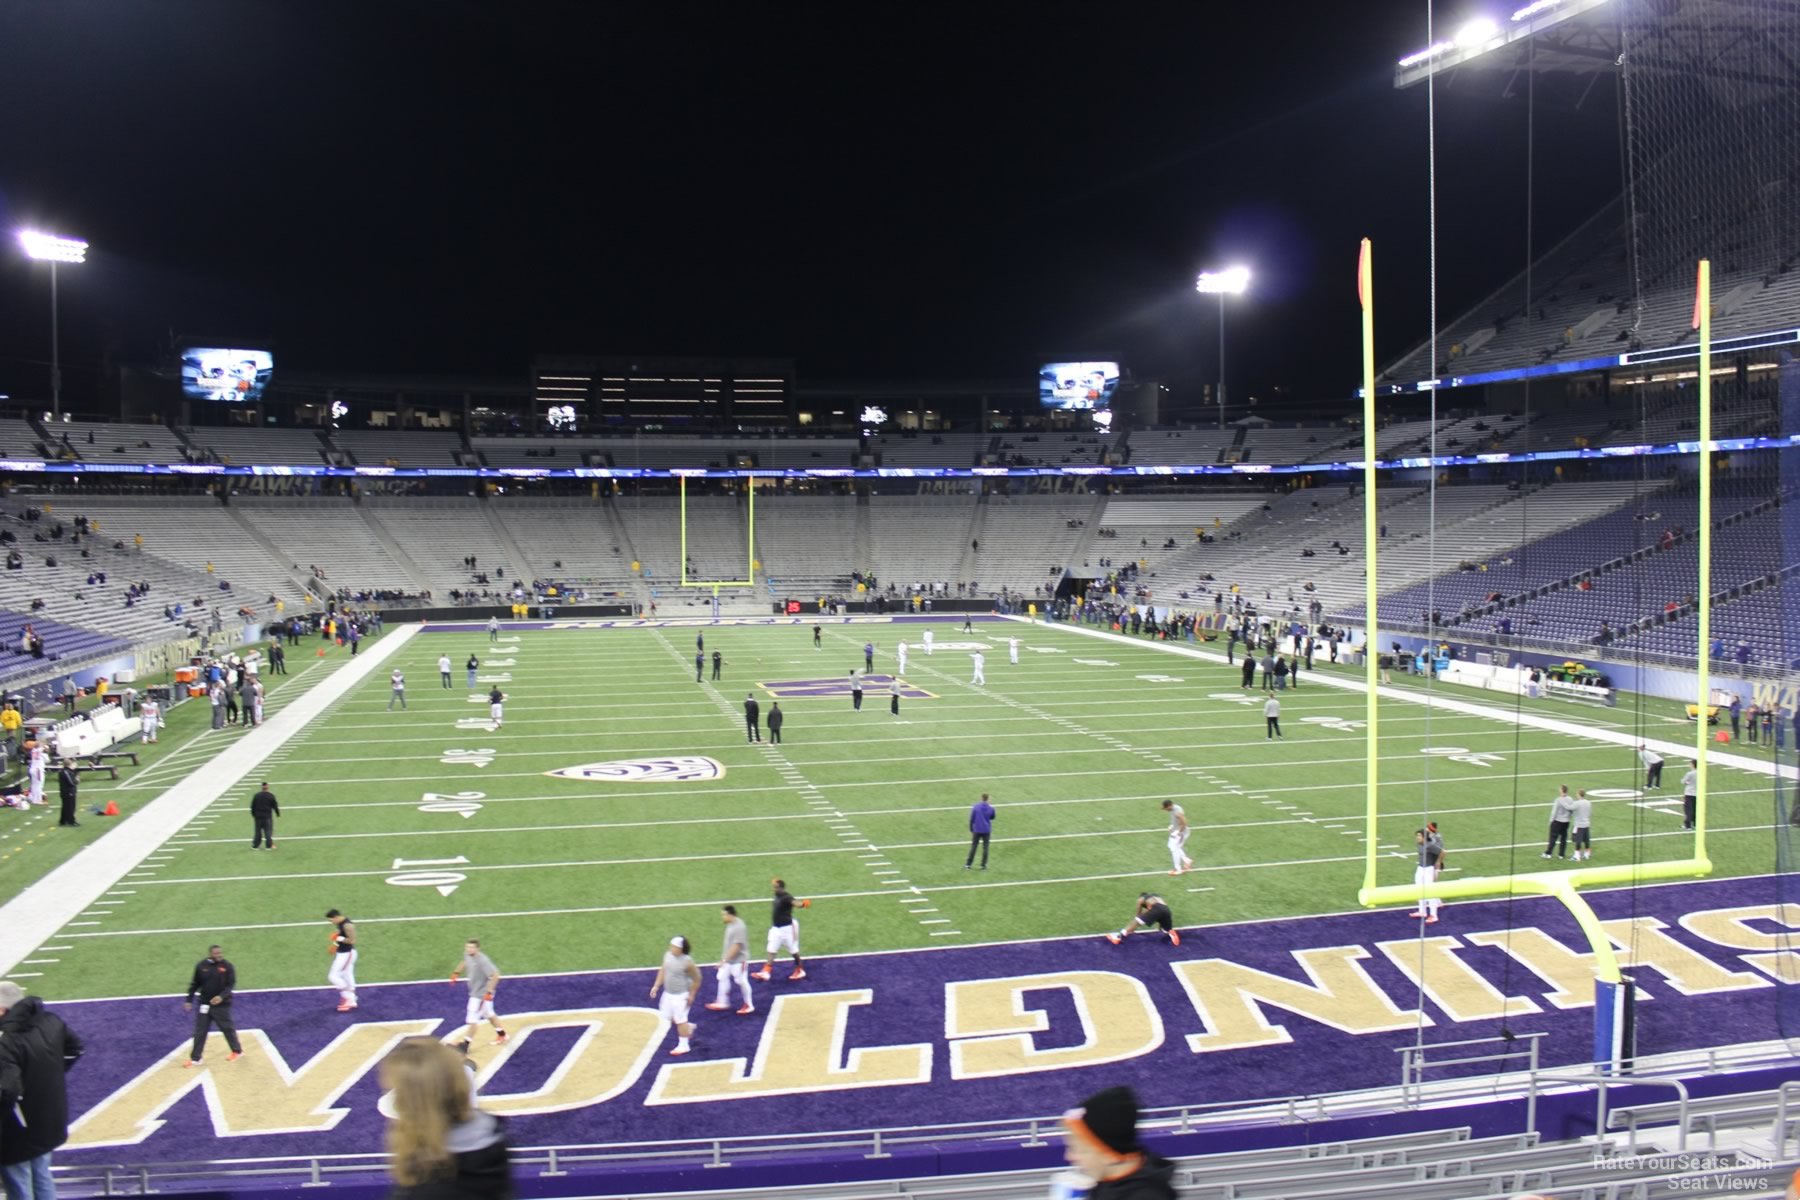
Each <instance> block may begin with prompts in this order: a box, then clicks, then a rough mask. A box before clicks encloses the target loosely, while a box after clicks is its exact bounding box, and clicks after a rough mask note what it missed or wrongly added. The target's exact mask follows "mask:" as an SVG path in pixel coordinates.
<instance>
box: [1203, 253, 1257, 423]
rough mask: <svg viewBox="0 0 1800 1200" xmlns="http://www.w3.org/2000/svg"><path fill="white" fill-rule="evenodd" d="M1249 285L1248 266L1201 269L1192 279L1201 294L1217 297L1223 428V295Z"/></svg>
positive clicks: (1239, 291) (1221, 420)
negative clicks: (1212, 269)
mask: <svg viewBox="0 0 1800 1200" xmlns="http://www.w3.org/2000/svg"><path fill="white" fill-rule="evenodd" d="M1249 287H1250V268H1249V267H1226V268H1225V269H1224V270H1223V271H1202V272H1200V278H1199V279H1197V280H1195V281H1194V290H1195V291H1196V292H1199V293H1200V294H1201V295H1211V296H1217V297H1218V298H1219V386H1218V389H1217V390H1218V401H1219V428H1220V429H1223V428H1225V297H1226V296H1241V295H1243V294H1244V292H1245V291H1246V290H1248V289H1249Z"/></svg>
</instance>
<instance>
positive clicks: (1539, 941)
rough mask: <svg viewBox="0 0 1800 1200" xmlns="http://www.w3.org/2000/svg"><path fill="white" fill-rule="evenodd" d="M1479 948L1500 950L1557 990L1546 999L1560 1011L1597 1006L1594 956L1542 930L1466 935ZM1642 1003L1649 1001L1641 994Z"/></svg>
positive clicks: (1527, 928)
mask: <svg viewBox="0 0 1800 1200" xmlns="http://www.w3.org/2000/svg"><path fill="white" fill-rule="evenodd" d="M1464 936H1466V937H1467V938H1468V940H1469V941H1470V942H1471V943H1473V944H1474V945H1477V946H1499V947H1500V948H1501V949H1503V950H1505V951H1506V952H1507V953H1508V954H1510V955H1512V956H1513V957H1514V958H1515V959H1517V960H1518V961H1519V962H1520V963H1522V964H1524V966H1525V968H1526V969H1527V970H1529V971H1531V972H1532V973H1533V974H1535V975H1537V976H1538V977H1540V978H1541V979H1543V980H1544V981H1545V982H1547V983H1549V984H1550V986H1551V987H1553V988H1555V989H1556V990H1555V991H1553V992H1551V993H1550V994H1549V995H1548V996H1546V997H1544V999H1546V1000H1548V1001H1549V1002H1550V1003H1551V1004H1554V1005H1555V1006H1556V1007H1558V1008H1588V1007H1591V1006H1592V1005H1593V1003H1594V956H1593V955H1592V954H1584V953H1582V952H1581V951H1578V950H1571V949H1569V948H1568V947H1567V946H1565V945H1563V944H1562V943H1561V942H1559V941H1557V940H1556V939H1554V938H1552V937H1551V936H1550V935H1549V934H1547V933H1545V932H1544V931H1543V930H1541V929H1533V928H1530V927H1528V926H1520V927H1519V928H1517V929H1497V930H1493V931H1491V932H1487V933H1471V934H1466V935H1464ZM1638 998H1639V999H1640V1000H1647V999H1649V997H1648V996H1645V995H1643V994H1642V993H1639V996H1638Z"/></svg>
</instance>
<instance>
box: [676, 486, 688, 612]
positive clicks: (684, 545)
mask: <svg viewBox="0 0 1800 1200" xmlns="http://www.w3.org/2000/svg"><path fill="white" fill-rule="evenodd" d="M675 482H676V485H677V486H678V487H680V489H681V506H680V507H681V586H682V587H686V586H687V585H688V577H687V562H688V559H687V476H686V475H679V476H677V477H676V480H675Z"/></svg>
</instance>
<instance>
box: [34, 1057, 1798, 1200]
mask: <svg viewBox="0 0 1800 1200" xmlns="http://www.w3.org/2000/svg"><path fill="white" fill-rule="evenodd" d="M1536 1036H1537V1035H1520V1038H1519V1040H1524V1039H1525V1038H1526V1037H1534V1038H1535V1037H1536ZM1501 1040H1503V1039H1497V1038H1488V1039H1470V1040H1468V1041H1464V1042H1446V1043H1437V1044H1436V1045H1435V1046H1433V1047H1431V1048H1434V1049H1435V1048H1442V1047H1445V1046H1459V1045H1479V1044H1480V1043H1481V1042H1484V1041H1486V1042H1495V1041H1501ZM1535 1045H1536V1043H1535V1041H1534V1042H1533V1046H1535ZM1786 1049H1787V1048H1786V1047H1785V1046H1784V1047H1782V1050H1783V1051H1785V1050H1786ZM1516 1056H1517V1054H1516V1052H1515V1053H1514V1054H1513V1055H1505V1056H1502V1055H1496V1056H1492V1057H1494V1058H1496V1059H1499V1058H1503V1057H1516ZM1663 1057H1664V1058H1666V1059H1667V1060H1670V1061H1667V1062H1666V1063H1665V1064H1664V1065H1667V1066H1674V1065H1678V1064H1681V1063H1688V1062H1691V1063H1693V1064H1694V1066H1695V1069H1696V1070H1697V1071H1705V1072H1708V1073H1714V1072H1717V1071H1719V1070H1720V1069H1721V1068H1723V1067H1727V1066H1733V1067H1749V1066H1752V1065H1757V1064H1770V1065H1773V1064H1774V1063H1777V1062H1784V1063H1791V1062H1792V1059H1791V1058H1790V1057H1788V1056H1787V1055H1786V1054H1785V1053H1781V1054H1777V1053H1776V1052H1774V1051H1770V1050H1761V1049H1755V1050H1751V1051H1748V1052H1744V1053H1732V1052H1730V1050H1729V1049H1727V1050H1726V1051H1721V1050H1720V1049H1719V1048H1717V1047H1714V1048H1709V1049H1707V1050H1705V1051H1698V1052H1694V1053H1691V1054H1681V1055H1669V1056H1663ZM1642 1062H1643V1060H1640V1063H1642ZM1426 1065H1433V1064H1429V1063H1427V1064H1426ZM1637 1083H1644V1084H1654V1085H1663V1086H1670V1087H1673V1088H1674V1089H1675V1090H1676V1092H1677V1096H1678V1099H1679V1109H1678V1115H1679V1118H1680V1120H1681V1125H1682V1128H1681V1132H1680V1134H1679V1138H1680V1144H1679V1148H1680V1149H1681V1150H1684V1151H1685V1149H1686V1147H1687V1105H1688V1099H1689V1097H1688V1094H1687V1089H1686V1085H1685V1083H1683V1082H1682V1081H1681V1080H1679V1079H1674V1078H1671V1077H1666V1076H1647V1075H1637V1076H1607V1075H1600V1074H1597V1073H1572V1074H1567V1075H1563V1074H1558V1073H1557V1072H1555V1071H1545V1070H1528V1071H1520V1072H1512V1073H1505V1072H1496V1073H1495V1074H1493V1075H1491V1076H1490V1075H1484V1076H1481V1077H1479V1078H1478V1079H1475V1080H1449V1081H1444V1082H1443V1083H1439V1084H1429V1083H1425V1082H1424V1081H1423V1080H1422V1079H1421V1080H1420V1081H1418V1082H1416V1083H1415V1084H1414V1086H1413V1087H1412V1088H1411V1089H1410V1091H1408V1090H1407V1089H1402V1099H1403V1104H1404V1106H1406V1107H1417V1106H1419V1105H1422V1104H1425V1103H1432V1104H1443V1105H1446V1106H1449V1105H1453V1104H1456V1103H1458V1102H1466V1101H1470V1100H1475V1099H1493V1098H1494V1097H1495V1096H1497V1095H1502V1094H1506V1093H1509V1092H1510V1093H1513V1094H1516V1095H1520V1096H1522V1097H1523V1098H1524V1099H1525V1103H1526V1114H1525V1128H1526V1130H1527V1131H1530V1130H1531V1129H1533V1128H1535V1125H1536V1107H1537V1100H1538V1097H1539V1096H1540V1095H1541V1094H1542V1093H1543V1092H1545V1091H1547V1090H1553V1088H1554V1086H1555V1085H1576V1086H1586V1087H1597V1088H1598V1089H1599V1091H1600V1096H1599V1116H1598V1120H1597V1125H1596V1134H1598V1135H1600V1136H1602V1137H1603V1136H1604V1134H1605V1120H1606V1110H1607V1097H1606V1095H1605V1093H1606V1091H1607V1089H1609V1088H1611V1087H1617V1086H1629V1085H1632V1084H1637ZM1545 1085H1552V1086H1551V1087H1546V1086H1545ZM1783 1086H1784V1092H1783V1096H1782V1097H1781V1098H1782V1099H1785V1088H1786V1087H1789V1086H1791V1087H1794V1088H1796V1089H1800V1082H1796V1083H1794V1084H1789V1085H1783ZM1796 1095H1800V1090H1797V1091H1796ZM1395 1107H1396V1105H1395V1089H1393V1088H1369V1089H1362V1090H1358V1091H1347V1092H1331V1093H1319V1094H1315V1095H1310V1096H1282V1097H1274V1098H1271V1099H1268V1100H1259V1101H1252V1102H1249V1103H1246V1102H1244V1101H1215V1102H1211V1103H1206V1104H1185V1105H1167V1106H1163V1107H1159V1108H1147V1109H1144V1110H1142V1111H1141V1113H1140V1115H1139V1124H1140V1127H1141V1128H1148V1129H1153V1130H1154V1129H1161V1130H1163V1131H1165V1132H1170V1133H1176V1134H1186V1133H1192V1132H1196V1131H1198V1130H1202V1129H1206V1128H1226V1127H1236V1128H1244V1127H1253V1126H1269V1125H1293V1124H1306V1123H1310V1122H1314V1121H1325V1120H1330V1119H1333V1118H1341V1117H1350V1116H1356V1115H1362V1114H1387V1113H1392V1112H1393V1111H1394V1109H1395ZM1778 1107H1779V1106H1778ZM1779 1111H1780V1115H1781V1116H1783V1117H1785V1109H1784V1108H1781V1109H1779ZM1796 1119H1800V1118H1796ZM1060 1128H1061V1118H1060V1117H1059V1116H1039V1117H1022V1118H1017V1119H1010V1120H995V1121H969V1122H961V1123H955V1124H945V1125H918V1126H901V1127H890V1128H887V1129H863V1130H834V1131H822V1132H819V1133H805V1134H795V1133H792V1132H785V1133H773V1134H768V1135H752V1136H737V1137H723V1138H701V1139H687V1140H667V1141H654V1142H614V1143H587V1144H571V1145H555V1146H527V1147H517V1148H515V1149H514V1150H513V1152H512V1160H513V1164H514V1166H515V1167H521V1168H531V1167H537V1168H541V1170H539V1171H538V1173H539V1174H542V1175H546V1176H553V1177H554V1176H560V1175H564V1174H566V1173H567V1170H568V1168H569V1167H570V1165H571V1164H582V1163H590V1164H604V1163H613V1164H617V1163H624V1162H643V1163H649V1164H655V1163H668V1162H671V1161H682V1160H685V1161H688V1162H693V1163H696V1164H699V1165H703V1166H709V1167H724V1166H729V1165H731V1163H732V1161H733V1159H734V1158H755V1157H764V1156H776V1155H794V1154H802V1153H811V1152H816V1151H819V1150H835V1151H856V1152H859V1153H863V1154H865V1155H866V1156H869V1157H875V1156H881V1155H884V1154H886V1153H888V1152H890V1151H891V1150H892V1149H893V1148H894V1147H896V1146H905V1145H914V1144H920V1143H931V1142H977V1141H987V1142H1010V1143H1013V1144H1015V1145H1017V1146H1020V1147H1027V1148H1036V1147H1041V1146H1044V1145H1046V1144H1047V1141H1046V1138H1047V1137H1053V1136H1056V1135H1058V1133H1059V1131H1060ZM1631 1144H1632V1145H1633V1146H1634V1147H1635V1145H1636V1135H1635V1130H1634V1131H1633V1133H1632V1142H1631ZM386 1162H387V1156H386V1155H385V1154H336V1155H291V1156H278V1157H262V1158H243V1159H226V1160H217V1159H215V1160H189V1161H177V1162H161V1163H153V1164H117V1163H115V1164H101V1163H96V1164H93V1165H85V1164H83V1165H76V1164H71V1163H66V1162H65V1163H59V1164H57V1166H56V1167H55V1168H54V1169H55V1172H56V1175H57V1177H58V1179H59V1180H62V1181H65V1182H69V1183H75V1182H88V1181H91V1182H96V1183H100V1184H101V1185H102V1186H103V1188H104V1189H105V1190H104V1191H103V1193H102V1194H104V1195H108V1196H117V1195H124V1194H126V1193H124V1192H120V1191H117V1190H114V1187H115V1181H118V1180H121V1179H129V1180H131V1181H132V1182H134V1183H136V1184H137V1185H138V1192H137V1194H140V1195H141V1194H148V1193H149V1192H150V1191H151V1183H152V1181H153V1180H157V1179H162V1180H172V1179H176V1178H183V1177H186V1178H234V1177H245V1178H256V1177H271V1176H273V1177H286V1178H290V1179H291V1178H294V1177H303V1178H305V1179H308V1180H317V1181H323V1180H324V1177H325V1176H329V1175H339V1176H342V1175H354V1174H362V1175H375V1174H377V1173H380V1172H382V1171H384V1170H385V1168H386Z"/></svg>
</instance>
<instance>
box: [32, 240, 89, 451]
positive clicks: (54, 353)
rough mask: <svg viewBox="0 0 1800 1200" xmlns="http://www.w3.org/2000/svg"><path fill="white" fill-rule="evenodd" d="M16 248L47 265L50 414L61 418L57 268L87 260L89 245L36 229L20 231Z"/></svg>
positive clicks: (55, 417) (58, 418)
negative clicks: (20, 248) (48, 274)
mask: <svg viewBox="0 0 1800 1200" xmlns="http://www.w3.org/2000/svg"><path fill="white" fill-rule="evenodd" d="M19 245H20V246H21V247H22V248H23V249H24V251H25V257H26V258H34V259H36V260H37V261H39V262H47V263H49V264H50V413H51V417H52V419H53V420H61V419H62V358H61V351H60V347H59V343H58V337H57V333H58V330H57V309H56V268H57V266H58V265H59V264H61V263H82V262H86V261H87V250H88V244H87V243H86V242H84V241H82V240H81V239H80V238H66V237H57V236H56V235H55V234H51V233H43V232H40V231H38V230H35V229H21V230H19Z"/></svg>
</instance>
